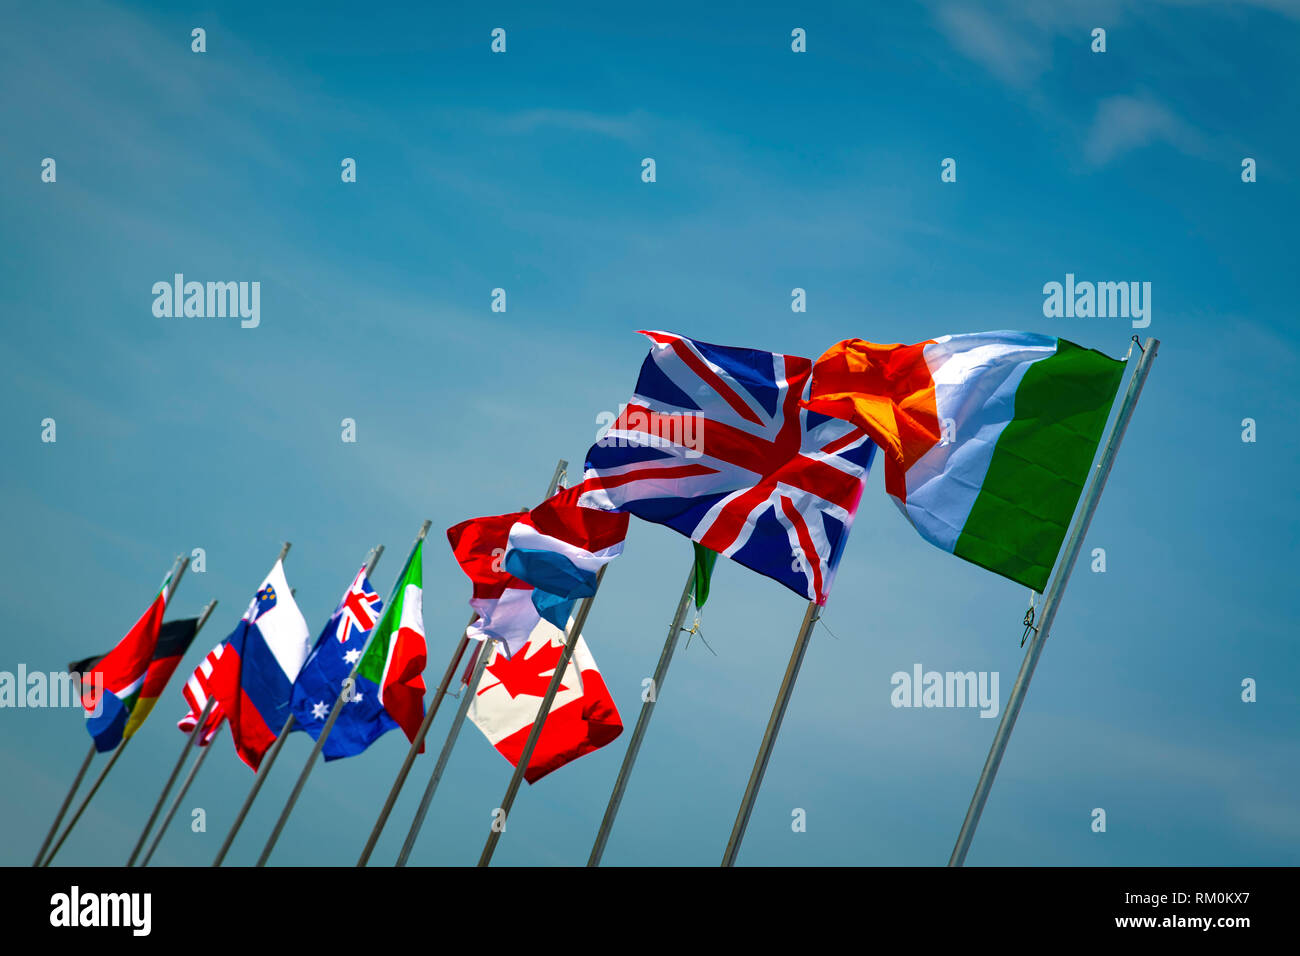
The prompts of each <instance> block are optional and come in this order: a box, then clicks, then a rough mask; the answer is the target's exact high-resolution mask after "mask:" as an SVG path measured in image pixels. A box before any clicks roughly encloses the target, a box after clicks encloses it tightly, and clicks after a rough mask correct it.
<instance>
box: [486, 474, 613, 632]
mask: <svg viewBox="0 0 1300 956" xmlns="http://www.w3.org/2000/svg"><path fill="white" fill-rule="evenodd" d="M587 490H588V488H587V485H586V483H580V484H577V485H574V486H573V487H572V488H565V489H562V490H561V491H559V492H557V493H556V494H554V495H553V496H551V497H550V498H548V499H547V500H546V501H543V502H542V503H541V504H540V505H538V506H537V507H536V508H534V509H533V510H532V511H530V512H528V513H527V514H524V515H520V516H519V519H518V520H517V521H516V522H515V523H514V524H513V525H512V526H511V528H510V535H509V541H508V545H507V550H506V555H505V570H506V571H508V572H509V573H510V574H513V575H514V576H515V577H517V578H519V579H520V580H522V581H525V582H527V583H528V584H531V585H532V586H533V588H534V589H535V590H534V593H533V603H534V605H535V606H536V607H537V610H538V613H540V614H541V616H542V617H543V618H544V619H546V620H547V621H550V622H551V623H552V624H554V625H555V626H556V627H559V628H563V627H564V626H565V622H566V621H567V620H568V618H569V613H570V610H571V608H572V603H573V601H574V600H575V599H576V598H585V597H591V596H592V595H594V594H595V593H596V575H597V572H599V571H600V569H601V568H603V567H604V566H605V565H607V564H608V563H609V562H610V561H612V560H614V558H616V557H618V556H619V555H620V554H622V552H623V539H624V538H626V537H627V523H628V515H627V514H626V513H625V512H621V511H607V510H605V509H602V508H593V507H589V506H586V505H580V504H578V499H579V498H580V497H581V496H582V495H583V494H584V493H586V491H587Z"/></svg>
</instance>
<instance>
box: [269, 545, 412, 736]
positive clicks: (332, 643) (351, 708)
mask: <svg viewBox="0 0 1300 956" xmlns="http://www.w3.org/2000/svg"><path fill="white" fill-rule="evenodd" d="M383 609H384V602H383V601H381V600H380V598H379V595H378V593H376V592H375V590H374V588H372V587H371V586H370V581H369V579H367V578H366V569H365V568H364V567H363V568H362V569H361V570H360V571H358V572H357V576H356V577H355V578H354V579H353V580H352V584H351V586H350V587H349V588H348V589H347V591H346V592H345V593H344V595H343V600H342V601H340V602H339V606H338V608H337V609H336V610H335V611H334V613H333V615H331V617H330V619H329V623H328V624H326V625H325V628H324V630H322V631H321V633H320V637H318V638H317V639H316V646H315V647H314V648H312V652H311V656H310V657H308V658H307V663H305V664H303V665H302V670H300V671H299V672H298V679H297V680H295V681H294V682H293V695H292V697H291V698H290V706H291V707H292V708H293V715H294V718H295V724H296V727H295V729H301V730H305V731H306V732H307V733H309V734H311V737H312V739H313V740H318V739H320V733H321V731H322V730H323V729H324V727H325V721H326V720H328V719H329V715H330V711H331V710H332V709H333V708H334V702H335V701H336V700H338V697H339V693H340V691H341V690H342V688H343V683H344V681H346V680H347V679H348V676H349V675H350V674H351V673H352V667H353V665H354V664H356V662H357V661H359V660H360V659H361V652H362V649H363V648H364V647H365V646H366V638H367V637H369V636H370V632H371V630H373V629H374V626H375V624H376V623H377V622H378V621H379V615H380V613H381V612H382V611H383ZM396 726H397V722H396V721H395V720H393V718H392V717H390V716H389V715H388V711H386V710H384V706H383V704H382V703H381V702H380V700H379V685H378V684H376V683H375V682H374V681H372V680H370V679H369V678H365V677H362V676H361V674H360V673H358V674H357V677H356V682H355V684H354V686H353V688H352V693H351V694H350V695H349V698H348V700H347V702H346V703H344V705H343V708H342V710H340V711H339V715H338V717H337V718H336V719H335V721H334V726H333V727H332V728H331V729H330V735H329V737H327V738H326V740H325V746H324V748H323V749H322V751H321V752H322V753H323V754H324V755H325V759H326V760H337V759H339V758H340V757H351V756H353V755H355V754H359V753H361V751H363V750H365V749H366V748H367V747H369V746H370V745H371V744H372V743H374V742H375V741H376V740H378V739H379V738H380V737H381V736H382V735H383V734H385V733H387V732H388V731H390V730H392V729H393V728H394V727H396Z"/></svg>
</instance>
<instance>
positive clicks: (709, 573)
mask: <svg viewBox="0 0 1300 956" xmlns="http://www.w3.org/2000/svg"><path fill="white" fill-rule="evenodd" d="M691 544H692V545H694V546H695V606H696V607H704V602H705V601H707V600H708V599H709V582H710V581H711V580H712V578H713V566H714V565H715V564H717V563H718V552H716V551H710V550H709V549H708V548H706V547H704V545H702V544H700V543H699V542H698V541H692V542H691Z"/></svg>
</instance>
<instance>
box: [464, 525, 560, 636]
mask: <svg viewBox="0 0 1300 956" xmlns="http://www.w3.org/2000/svg"><path fill="white" fill-rule="evenodd" d="M527 514H528V512H526V511H516V512H512V513H510V514H504V515H490V516H487V517H483V518H469V519H467V520H465V521H462V522H461V523H460V524H458V525H455V526H453V527H451V528H448V529H447V541H448V542H449V543H450V544H451V550H452V553H453V554H455V555H456V562H457V563H458V564H459V565H460V569H461V570H462V571H464V572H465V574H466V575H467V576H468V577H469V579H470V581H472V582H473V584H474V591H473V593H472V595H471V597H470V601H469V603H470V607H472V608H473V609H474V610H475V612H477V614H478V619H477V620H475V621H474V623H473V624H471V625H470V626H469V628H468V629H467V630H466V632H465V636H466V637H468V638H469V639H470V640H474V641H497V642H499V644H500V645H501V647H502V648H503V649H504V654H505V656H506V657H511V656H513V655H514V653H515V652H516V651H518V650H519V649H520V648H521V647H523V646H524V645H525V644H527V643H528V639H529V637H530V636H531V635H532V633H533V629H534V628H535V627H537V622H538V621H539V620H540V619H541V616H540V614H539V613H538V610H537V608H536V606H535V605H534V604H533V586H532V585H531V584H528V583H527V582H525V581H521V580H519V579H518V578H517V577H515V576H514V575H512V574H511V573H510V572H509V571H507V570H506V569H505V555H506V547H507V542H508V538H509V535H510V529H511V527H512V526H513V525H514V524H515V522H517V521H518V520H519V519H520V518H523V517H525V516H527Z"/></svg>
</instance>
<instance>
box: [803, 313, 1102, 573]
mask: <svg viewBox="0 0 1300 956" xmlns="http://www.w3.org/2000/svg"><path fill="white" fill-rule="evenodd" d="M1123 375H1124V363H1123V362H1121V361H1117V360H1116V359H1112V358H1110V357H1109V356H1107V355H1103V354H1102V353H1101V352H1097V351H1094V350H1092V349H1086V348H1082V347H1080V346H1078V345H1075V344H1073V343H1071V342H1067V341H1065V340H1064V339H1058V338H1055V337H1053V336H1049V335H1038V334H1034V333H1029V332H980V333H973V334H966V335H945V336H943V337H942V338H938V339H932V340H930V341H927V342H921V343H918V344H916V345H876V344H874V343H872V342H864V341H862V340H861V339H849V340H846V341H843V342H840V343H838V344H837V345H835V346H833V347H832V348H831V349H830V350H829V351H827V352H826V354H825V355H823V356H822V357H821V358H820V359H818V360H817V362H816V364H815V366H814V368H813V374H812V387H811V390H810V395H809V398H808V399H807V400H806V401H802V402H800V404H801V405H802V406H803V407H804V408H807V409H809V410H811V411H814V412H820V413H821V414H823V415H831V416H834V417H836V418H841V419H844V420H846V421H850V422H852V423H854V424H856V425H858V426H860V427H861V428H863V429H864V430H865V431H866V432H867V433H868V434H869V435H870V436H871V438H872V439H873V440H874V441H875V442H876V443H877V444H878V445H880V447H881V448H882V449H883V451H884V455H885V489H886V491H888V492H889V494H890V495H891V496H892V497H893V499H894V501H895V503H896V504H897V505H898V506H899V508H901V509H902V511H903V514H904V515H906V516H907V519H908V520H909V521H910V522H911V523H912V525H913V526H914V527H915V528H916V530H917V531H918V532H919V533H920V534H921V536H922V537H923V538H925V539H926V540H927V541H929V542H930V543H931V544H934V545H937V546H938V547H940V548H943V550H945V551H948V552H951V553H952V554H955V555H957V557H959V558H964V559H965V560H967V561H970V562H972V563H974V564H977V565H980V566H981V567H984V568H987V569H988V570H990V571H993V572H995V573H997V574H1001V575H1003V576H1004V577H1007V578H1010V579H1011V580H1013V581H1016V582H1019V583H1020V584H1024V585H1027V586H1029V587H1031V588H1033V589H1034V590H1035V591H1040V592H1041V591H1042V590H1043V589H1044V588H1045V587H1046V586H1047V581H1048V578H1049V577H1050V576H1051V573H1052V568H1053V566H1054V565H1055V564H1056V557H1057V554H1058V553H1059V552H1060V550H1061V543H1062V542H1063V541H1064V540H1065V534H1066V530H1067V528H1068V526H1069V523H1070V518H1071V516H1072V515H1073V514H1074V509H1075V506H1076V505H1077V504H1078V502H1079V496H1080V494H1081V493H1082V491H1083V486H1084V483H1085V482H1086V481H1087V478H1088V472H1089V469H1090V467H1091V465H1092V460H1093V457H1094V456H1095V455H1096V452H1097V446H1098V444H1099V443H1100V441H1101V434H1102V431H1103V429H1104V428H1105V426H1106V419H1107V418H1108V417H1109V415H1110V409H1111V405H1112V403H1113V402H1114V400H1115V394H1116V392H1117V391H1118V390H1119V384H1120V381H1121V379H1122V378H1123Z"/></svg>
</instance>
